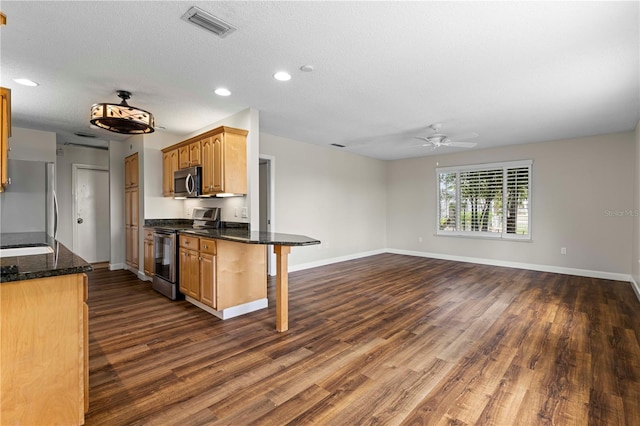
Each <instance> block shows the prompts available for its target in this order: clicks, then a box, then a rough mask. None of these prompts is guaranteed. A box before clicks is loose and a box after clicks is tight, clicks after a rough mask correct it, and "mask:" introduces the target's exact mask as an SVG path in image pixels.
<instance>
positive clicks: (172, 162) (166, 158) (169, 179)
mask: <svg viewBox="0 0 640 426" xmlns="http://www.w3.org/2000/svg"><path fill="white" fill-rule="evenodd" d="M178 165H179V164H178V150H177V149H172V150H171V151H168V152H163V154H162V195H164V196H165V197H173V194H174V192H175V189H174V187H173V186H174V183H173V172H175V171H176V170H178V169H179V167H178Z"/></svg>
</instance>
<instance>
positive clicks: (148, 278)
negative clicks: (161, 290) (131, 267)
mask: <svg viewBox="0 0 640 426" xmlns="http://www.w3.org/2000/svg"><path fill="white" fill-rule="evenodd" d="M136 275H138V279H139V280H142V281H153V278H151V277H149V276H147V275H146V274H144V273H142V272H140V271H136Z"/></svg>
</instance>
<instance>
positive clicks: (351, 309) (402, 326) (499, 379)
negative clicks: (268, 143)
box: [86, 254, 640, 425]
mask: <svg viewBox="0 0 640 426" xmlns="http://www.w3.org/2000/svg"><path fill="white" fill-rule="evenodd" d="M274 293H275V290H274V282H273V281H271V280H270V281H269V304H270V306H269V308H268V309H264V310H262V311H258V312H254V313H252V314H248V315H245V316H242V317H238V318H234V319H231V320H227V321H221V320H219V319H217V318H215V317H213V316H211V315H209V314H208V313H206V312H203V311H201V310H200V309H198V308H196V307H194V306H192V305H191V304H189V303H187V302H184V301H182V302H171V301H169V300H168V299H166V298H164V297H163V296H161V295H159V294H157V293H155V292H154V291H153V290H151V288H150V284H149V283H148V282H143V281H139V280H137V279H136V277H135V276H134V275H133V274H131V273H129V272H125V271H114V272H109V271H106V270H99V271H94V272H92V273H90V274H89V300H88V304H89V327H90V355H89V365H90V407H89V413H88V415H87V417H86V424H88V425H99V424H104V425H124V424H127V425H129V424H159V425H192V424H193V425H196V424H230V425H248V424H263V425H284V424H322V425H358V424H409V425H438V424H450V425H467V424H468V425H471V424H482V425H544V424H555V425H640V343H639V337H640V302H638V300H637V298H636V296H635V294H634V292H633V290H632V288H631V286H630V284H629V283H624V282H617V281H607V280H598V279H591V278H583V277H575V276H568V275H558V274H551V273H543V272H534V271H526V270H519V269H509V268H498V267H491V266H482V265H473V264H467V263H457V262H450V261H443V260H434V259H425V258H416V257H410V256H401V255H392V254H383V255H378V256H373V257H369V258H365V259H359V260H354V261H349V262H343V263H339V264H334V265H329V266H324V267H320V268H314V269H310V270H306V271H300V272H295V273H291V274H290V305H289V306H290V312H289V324H290V329H289V331H288V332H285V333H277V332H276V331H275V306H274V295H275V294H274Z"/></svg>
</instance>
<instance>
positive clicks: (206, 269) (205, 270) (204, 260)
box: [200, 253, 216, 309]
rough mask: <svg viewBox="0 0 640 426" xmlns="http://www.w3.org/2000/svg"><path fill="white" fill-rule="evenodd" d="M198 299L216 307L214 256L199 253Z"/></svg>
mask: <svg viewBox="0 0 640 426" xmlns="http://www.w3.org/2000/svg"><path fill="white" fill-rule="evenodd" d="M200 301H201V302H202V303H204V304H205V305H207V306H211V307H212V308H213V309H216V303H215V301H216V257H215V255H213V254H208V253H200Z"/></svg>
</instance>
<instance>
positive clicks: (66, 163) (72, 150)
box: [56, 145, 109, 250]
mask: <svg viewBox="0 0 640 426" xmlns="http://www.w3.org/2000/svg"><path fill="white" fill-rule="evenodd" d="M58 148H60V149H61V153H64V155H57V157H56V194H57V196H58V212H59V214H58V240H59V241H60V242H61V243H62V244H64V245H65V246H66V247H67V248H69V249H70V250H72V249H73V221H74V214H73V211H72V210H73V196H72V194H73V188H72V165H73V164H87V165H92V166H99V167H107V168H108V167H109V152H108V151H106V150H101V149H93V148H84V147H78V146H72V145H58ZM104 196H105V197H108V194H104Z"/></svg>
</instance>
